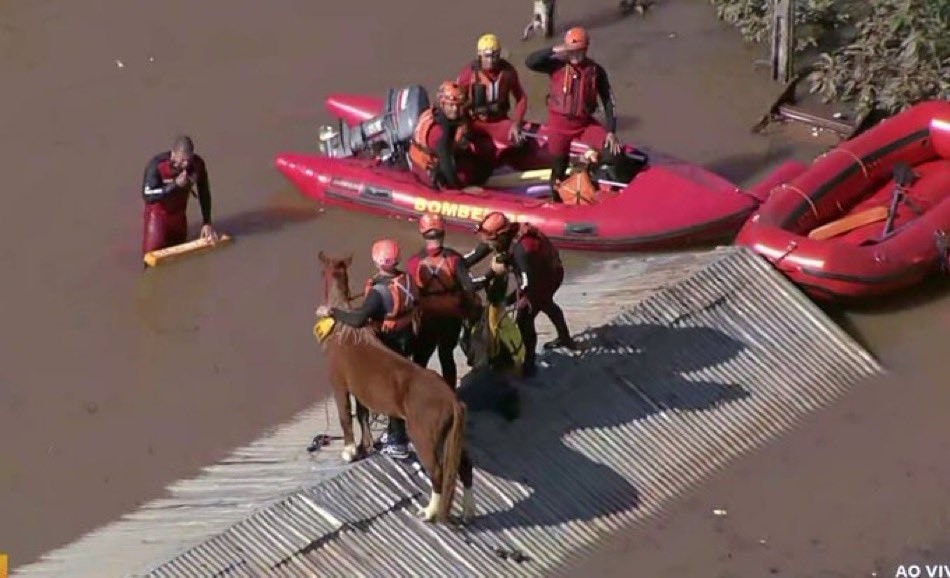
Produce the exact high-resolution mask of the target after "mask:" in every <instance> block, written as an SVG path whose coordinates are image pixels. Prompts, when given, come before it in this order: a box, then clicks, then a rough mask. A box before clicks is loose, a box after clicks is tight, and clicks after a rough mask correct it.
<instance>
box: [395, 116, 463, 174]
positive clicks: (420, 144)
mask: <svg viewBox="0 0 950 578" xmlns="http://www.w3.org/2000/svg"><path fill="white" fill-rule="evenodd" d="M435 124H436V122H435V108H430V109H428V110H426V111H425V112H423V113H422V115H421V116H419V121H418V122H417V123H416V128H415V129H414V130H413V131H412V139H411V140H410V141H409V162H410V163H411V164H412V165H413V166H414V167H415V168H416V169H418V170H421V171H424V172H425V173H426V174H431V172H432V171H433V170H434V169H435V168H436V167H437V166H438V164H439V157H438V154H436V152H435V151H434V150H432V149H431V148H429V132H430V131H431V130H432V127H434V126H435ZM467 132H468V126H467V125H466V124H465V123H462V124H460V125H459V126H458V127H457V128H456V129H455V144H456V145H459V144H460V143H461V142H462V140H463V139H464V138H465V135H466V133H467Z"/></svg>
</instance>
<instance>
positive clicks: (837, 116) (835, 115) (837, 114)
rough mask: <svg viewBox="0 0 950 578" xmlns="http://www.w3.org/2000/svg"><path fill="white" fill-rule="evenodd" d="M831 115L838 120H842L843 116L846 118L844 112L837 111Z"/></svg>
mask: <svg viewBox="0 0 950 578" xmlns="http://www.w3.org/2000/svg"><path fill="white" fill-rule="evenodd" d="M831 117H832V118H834V119H836V120H841V119H842V118H844V113H843V112H836V113H834V114H833V115H831Z"/></svg>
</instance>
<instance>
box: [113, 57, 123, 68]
mask: <svg viewBox="0 0 950 578" xmlns="http://www.w3.org/2000/svg"><path fill="white" fill-rule="evenodd" d="M115 67H116V68H125V63H124V62H122V61H121V60H119V59H118V58H116V59H115Z"/></svg>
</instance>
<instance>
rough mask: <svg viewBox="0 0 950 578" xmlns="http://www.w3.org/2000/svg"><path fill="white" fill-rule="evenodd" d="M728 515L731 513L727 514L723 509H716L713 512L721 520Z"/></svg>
mask: <svg viewBox="0 0 950 578" xmlns="http://www.w3.org/2000/svg"><path fill="white" fill-rule="evenodd" d="M728 513H729V512H727V511H725V510H723V509H721V508H716V509H715V510H713V514H715V515H716V516H719V517H720V518H722V517H724V516H725V515H726V514H728Z"/></svg>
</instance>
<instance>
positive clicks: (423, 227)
mask: <svg viewBox="0 0 950 578" xmlns="http://www.w3.org/2000/svg"><path fill="white" fill-rule="evenodd" d="M419 233H420V234H421V235H422V237H423V238H424V239H425V247H424V248H423V249H422V250H421V251H419V252H418V253H417V254H415V255H413V256H412V257H410V259H409V261H408V263H407V264H406V270H407V271H408V273H409V275H411V276H412V279H413V281H414V283H415V285H416V290H417V291H418V294H419V307H420V309H421V310H422V322H421V323H420V328H419V335H418V337H417V339H416V344H415V347H414V353H413V361H415V362H416V363H418V364H419V365H421V366H423V367H426V366H427V365H428V363H429V358H431V357H432V354H433V353H434V352H435V350H436V349H438V350H439V365H440V366H441V368H442V377H443V379H445V382H446V383H447V384H449V386H451V387H452V388H453V389H454V388H455V384H456V379H457V375H458V373H457V371H456V368H455V355H454V353H455V346H456V345H458V342H459V336H460V334H461V332H462V322H463V321H464V319H465V318H466V317H467V316H469V315H470V314H471V313H472V312H473V308H474V307H475V306H476V304H477V303H478V297H477V295H476V293H475V285H474V284H473V283H472V279H471V277H470V276H469V273H468V267H466V266H465V260H464V259H463V257H462V255H460V254H459V253H458V252H456V251H454V250H453V249H450V248H448V247H445V246H444V245H443V241H444V239H445V222H444V221H443V220H442V215H439V214H438V213H425V214H424V215H422V218H420V219H419Z"/></svg>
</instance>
